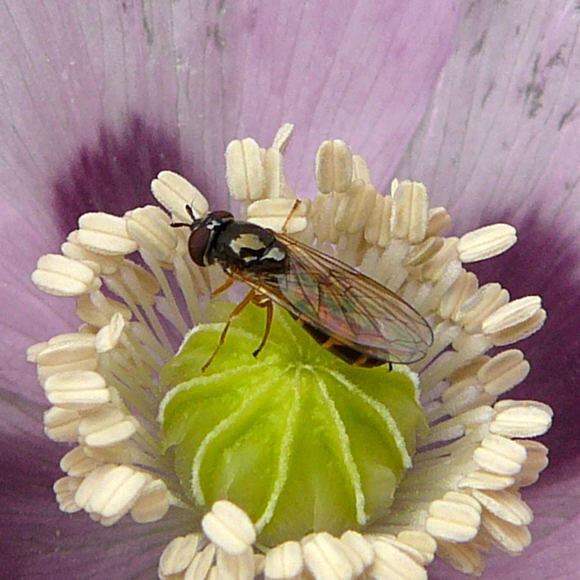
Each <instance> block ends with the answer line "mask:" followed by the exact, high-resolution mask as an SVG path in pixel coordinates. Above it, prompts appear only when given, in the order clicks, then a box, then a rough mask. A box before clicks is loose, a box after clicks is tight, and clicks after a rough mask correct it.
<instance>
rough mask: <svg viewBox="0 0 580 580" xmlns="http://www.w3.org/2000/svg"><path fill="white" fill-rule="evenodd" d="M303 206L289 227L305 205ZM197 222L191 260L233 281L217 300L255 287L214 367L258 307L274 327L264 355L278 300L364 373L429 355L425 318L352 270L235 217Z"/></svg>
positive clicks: (218, 215) (221, 214)
mask: <svg viewBox="0 0 580 580" xmlns="http://www.w3.org/2000/svg"><path fill="white" fill-rule="evenodd" d="M299 203H300V202H299V201H297V202H295V204H294V207H293V208H292V210H291V211H290V213H289V215H288V217H287V218H286V221H285V224H284V227H283V228H282V229H283V230H285V226H286V224H287V223H288V222H289V219H290V217H291V215H292V214H293V213H294V211H295V209H296V208H297V207H298V204H299ZM186 209H187V212H188V214H189V215H190V216H191V219H192V222H191V223H189V224H188V223H173V224H171V225H172V226H173V227H182V226H186V227H189V228H190V229H191V234H190V236H189V254H190V256H191V259H192V260H193V261H194V262H195V264H197V265H198V266H209V265H212V264H214V263H216V262H217V263H218V264H220V266H221V267H222V268H223V270H224V272H225V273H226V274H227V275H228V279H227V281H226V283H225V284H223V285H222V286H221V287H220V288H218V289H217V290H215V291H214V292H213V293H212V296H217V295H218V294H220V293H221V292H223V291H225V290H227V289H228V288H229V287H230V286H231V285H232V284H233V283H234V281H236V280H239V281H241V282H244V283H245V284H247V285H248V286H250V287H251V290H250V291H249V293H248V294H247V295H246V297H245V298H244V299H243V300H242V301H241V302H240V303H239V304H238V305H237V306H236V307H235V308H234V310H233V311H232V312H231V314H230V316H229V318H228V320H227V322H226V324H225V326H224V329H223V331H222V334H221V336H220V340H219V343H218V345H217V347H216V349H215V350H214V352H213V353H212V355H211V357H210V358H209V360H208V361H207V362H206V363H205V365H204V366H203V367H202V372H203V371H205V369H207V367H208V366H209V365H210V363H211V362H212V360H213V359H214V357H215V356H216V354H217V352H218V351H219V349H220V347H221V345H222V344H223V343H224V341H225V337H226V334H227V331H228V329H229V327H230V325H231V323H232V321H233V319H234V318H235V317H236V316H238V315H239V314H240V313H241V312H242V310H243V309H244V308H245V307H246V306H247V305H248V304H250V303H254V304H257V305H258V306H262V307H265V308H266V309H267V317H266V328H265V332H264V335H263V337H262V340H261V342H260V344H259V346H258V348H257V349H256V350H255V351H254V352H253V355H254V356H257V355H258V354H259V353H260V351H261V350H262V348H264V345H265V344H266V340H267V338H268V335H269V333H270V329H271V325H272V316H273V302H275V303H277V304H279V305H280V306H282V308H285V309H286V310H287V311H288V312H289V313H290V315H291V316H292V317H293V318H295V319H296V320H297V321H298V322H299V323H300V324H302V326H303V327H304V328H305V329H306V330H307V331H308V332H309V333H310V335H311V336H312V337H313V338H314V339H315V340H316V341H317V342H318V343H319V344H321V345H322V346H323V347H325V348H327V349H328V350H330V351H331V352H332V353H333V354H335V355H336V356H338V357H340V358H341V359H343V360H344V361H346V362H348V363H350V364H353V365H357V366H363V367H374V366H379V365H383V364H387V363H388V364H389V367H390V368H391V365H392V363H393V362H400V363H411V362H415V361H417V360H420V359H421V358H423V357H424V356H425V353H426V351H427V348H428V347H429V346H430V345H431V344H432V342H433V333H432V331H431V328H430V326H429V324H428V323H427V322H426V321H425V319H424V318H423V317H422V316H421V315H420V314H419V313H418V312H417V311H416V310H415V309H414V308H413V307H412V306H410V305H409V304H407V303H406V302H405V301H404V300H403V299H402V298H400V297H399V296H397V295H396V294H395V293H394V292H391V291H390V290H389V289H388V288H385V287H384V286H382V285H381V284H379V283H378V282H376V281H375V280H373V279H371V278H369V277H368V276H365V275H364V274H362V273H361V272H358V271H357V270H355V269H354V268H352V267H351V266H349V265H348V264H345V263H344V262H341V261H340V260H337V259H336V258H333V257H331V256H328V255H326V254H323V253H322V252H319V251H318V250H315V249H313V248H311V247H309V246H306V245H305V244H302V243H300V242H298V241H296V240H294V239H292V238H290V237H288V236H287V235H286V234H282V233H277V232H274V231H273V230H270V229H267V228H263V227H261V226H258V225H256V224H253V223H249V222H242V221H236V220H235V219H234V216H233V215H232V214H231V213H229V212H227V211H212V212H210V213H208V214H207V215H206V216H205V217H201V218H196V217H195V215H194V214H193V210H192V208H191V206H189V205H188V206H186Z"/></svg>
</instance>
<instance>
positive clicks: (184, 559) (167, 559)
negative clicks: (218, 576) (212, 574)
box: [159, 534, 213, 578]
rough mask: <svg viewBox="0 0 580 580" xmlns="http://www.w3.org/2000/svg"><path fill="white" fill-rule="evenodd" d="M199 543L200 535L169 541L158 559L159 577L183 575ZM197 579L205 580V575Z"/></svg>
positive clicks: (180, 537)
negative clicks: (202, 579)
mask: <svg viewBox="0 0 580 580" xmlns="http://www.w3.org/2000/svg"><path fill="white" fill-rule="evenodd" d="M201 542H202V536H201V534H189V535H187V536H179V537H177V538H174V539H173V540H171V542H170V543H169V544H168V545H167V546H166V548H165V550H163V554H162V555H161V558H160V559H159V577H160V578H170V577H172V576H174V575H177V574H184V573H185V571H186V570H187V569H188V567H189V566H190V565H191V563H192V561H193V559H194V557H195V555H196V554H197V552H198V550H199V549H200V546H201ZM212 557H213V554H212ZM210 565H211V564H210ZM208 569H209V565H208ZM206 572H207V570H206ZM198 577H199V578H205V575H203V576H198ZM194 578H195V576H194Z"/></svg>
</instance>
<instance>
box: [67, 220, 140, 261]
mask: <svg viewBox="0 0 580 580" xmlns="http://www.w3.org/2000/svg"><path fill="white" fill-rule="evenodd" d="M77 240H78V243H79V244H81V246H84V247H85V248H86V249H87V250H89V251H91V252H95V253H97V254H103V255H105V256H125V255H126V254H131V253H132V252H134V251H135V250H136V249H137V244H136V242H135V241H134V240H132V239H131V238H130V237H129V235H128V233H127V224H126V222H125V220H124V219H123V218H120V217H116V216H112V215H109V214H106V213H102V212H95V213H86V214H84V215H82V216H81V217H80V218H79V230H78V233H77Z"/></svg>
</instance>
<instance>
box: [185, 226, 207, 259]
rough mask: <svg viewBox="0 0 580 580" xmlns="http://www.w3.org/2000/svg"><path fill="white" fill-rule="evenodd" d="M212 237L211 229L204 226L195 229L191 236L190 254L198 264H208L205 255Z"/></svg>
mask: <svg viewBox="0 0 580 580" xmlns="http://www.w3.org/2000/svg"><path fill="white" fill-rule="evenodd" d="M210 237H211V230H208V229H207V228H206V227H203V226H201V227H199V228H197V229H195V230H193V231H192V232H191V234H190V236H189V255H190V256H191V259H192V260H193V261H194V262H195V263H196V264H197V265H198V266H207V264H206V263H205V261H204V257H205V254H206V251H207V246H208V244H209V241H210Z"/></svg>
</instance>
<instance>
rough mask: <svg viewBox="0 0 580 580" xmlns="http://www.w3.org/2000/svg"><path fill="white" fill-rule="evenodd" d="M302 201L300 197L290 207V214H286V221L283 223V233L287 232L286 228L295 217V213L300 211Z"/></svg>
mask: <svg viewBox="0 0 580 580" xmlns="http://www.w3.org/2000/svg"><path fill="white" fill-rule="evenodd" d="M301 203H302V202H301V201H300V200H299V199H297V200H295V201H294V204H293V205H292V207H291V208H290V211H289V212H288V215H287V216H286V219H285V220H284V223H283V225H282V233H283V234H286V233H287V231H286V228H287V227H288V224H289V223H290V220H291V219H292V218H293V217H294V214H295V213H296V212H297V211H298V208H299V207H300V204H301Z"/></svg>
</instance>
